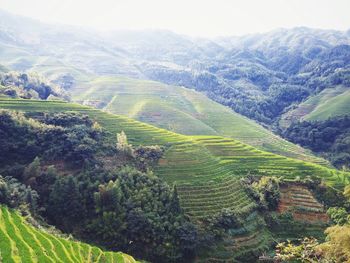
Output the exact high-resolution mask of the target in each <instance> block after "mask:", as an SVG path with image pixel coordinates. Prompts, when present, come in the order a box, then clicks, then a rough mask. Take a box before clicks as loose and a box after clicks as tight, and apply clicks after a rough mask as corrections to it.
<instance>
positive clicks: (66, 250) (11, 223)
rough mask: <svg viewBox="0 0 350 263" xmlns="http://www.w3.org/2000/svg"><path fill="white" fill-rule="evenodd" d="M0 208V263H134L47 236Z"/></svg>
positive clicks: (7, 210) (124, 256)
mask: <svg viewBox="0 0 350 263" xmlns="http://www.w3.org/2000/svg"><path fill="white" fill-rule="evenodd" d="M0 208H1V209H0V255H1V257H0V258H1V259H2V262H6V263H12V262H13V263H17V262H23V263H27V262H28V263H31V262H33V263H34V262H39V263H41V262H53V263H56V262H61V263H68V262H71V263H93V262H100V263H103V262H105V263H107V262H108V263H109V262H111V263H124V262H130V263H133V262H136V261H135V260H134V259H133V258H132V257H131V256H128V255H126V254H123V253H120V252H118V253H115V252H104V251H102V250H101V249H99V248H97V247H94V246H90V245H87V244H84V243H81V242H77V241H73V240H68V239H65V238H62V237H56V236H55V235H53V234H48V233H47V232H45V231H42V230H38V229H36V228H34V227H32V226H30V225H28V224H27V223H26V222H24V219H23V218H22V217H21V216H19V215H18V214H17V213H16V212H13V211H11V210H9V209H7V208H5V207H4V206H1V207H0Z"/></svg>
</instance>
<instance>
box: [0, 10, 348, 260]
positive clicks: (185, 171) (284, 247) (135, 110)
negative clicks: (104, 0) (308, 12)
mask: <svg viewBox="0 0 350 263" xmlns="http://www.w3.org/2000/svg"><path fill="white" fill-rule="evenodd" d="M79 11H81V12H83V10H79ZM115 15H116V14H115ZM138 15H139V14H138ZM349 105H350V30H332V29H316V28H309V27H304V26H297V27H288V28H278V29H274V30H271V31H268V32H264V33H254V34H244V35H240V36H230V35H227V36H216V37H196V36H187V35H183V34H180V33H175V32H172V31H170V30H167V29H164V30H163V29H145V30H143V29H142V30H141V29H135V30H131V29H130V30H129V29H128V30H122V29H120V30H98V29H96V28H89V27H85V26H79V25H69V24H67V25H65V24H55V23H46V22H43V21H40V20H36V19H32V18H29V17H25V16H21V15H17V14H12V13H10V12H7V11H5V10H1V9H0V262H14V263H17V262H18V263H20V262H23V263H24V262H36V263H41V262H62V263H63V262H64V263H65V262H84V263H85V262H89V263H90V262H91V263H93V262H100V263H102V262H105V263H107V262H108V263H110V262H112V263H113V262H114V263H119V262H120V263H133V262H145V263H146V262H150V263H151V262H152V263H168V262H172V263H175V262H176V263H177V262H179V263H185V262H186V263H189V262H194V263H231V262H242V263H253V262H259V261H260V260H262V261H264V260H267V261H268V262H300V263H304V262H321V263H343V262H350V251H349V247H350V243H349V240H350V239H349V235H350V106H349Z"/></svg>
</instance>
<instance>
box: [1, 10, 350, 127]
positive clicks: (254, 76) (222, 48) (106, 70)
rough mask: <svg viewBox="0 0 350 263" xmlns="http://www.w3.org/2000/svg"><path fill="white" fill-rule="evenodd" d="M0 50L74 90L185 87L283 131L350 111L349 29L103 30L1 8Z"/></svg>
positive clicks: (4, 59)
mask: <svg viewBox="0 0 350 263" xmlns="http://www.w3.org/2000/svg"><path fill="white" fill-rule="evenodd" d="M0 59H1V60H0V64H3V65H4V66H6V67H8V68H9V69H12V70H17V71H35V72H39V73H41V74H42V75H44V76H45V77H46V78H48V79H49V81H51V82H52V83H53V84H57V85H59V86H61V87H63V88H65V89H67V90H69V89H71V90H74V88H81V87H83V86H86V84H87V83H89V82H91V81H93V80H94V79H97V78H99V77H101V76H103V77H129V78H135V79H148V80H155V81H159V82H163V83H166V84H171V85H177V86H184V87H186V88H190V89H195V90H197V91H200V92H203V93H204V94H206V95H207V96H208V97H209V98H211V99H213V100H215V101H216V102H219V103H221V104H223V105H225V106H229V107H230V108H232V109H233V110H234V111H236V112H237V113H240V114H242V115H245V116H247V117H249V118H251V119H254V120H256V121H258V122H260V123H261V124H263V125H265V126H266V127H269V128H270V129H273V130H275V131H277V132H278V131H280V130H281V129H282V130H283V129H286V128H287V127H288V126H289V125H290V124H291V123H293V122H295V121H298V120H300V119H305V120H306V119H314V120H318V119H324V118H329V117H334V116H342V115H347V114H349V112H348V107H347V106H346V105H350V96H349V95H348V94H349V87H350V30H348V31H336V30H321V29H311V28H306V27H297V28H292V29H277V30H274V31H271V32H267V33H264V34H251V35H245V36H238V37H237V36H235V37H234V36H233V37H220V38H213V39H204V38H192V37H189V36H184V35H179V34H176V33H173V32H170V31H166V30H153V31H152V30H149V31H110V32H97V31H93V30H91V29H87V28H79V27H74V26H63V25H50V24H44V23H41V22H39V21H36V20H33V19H30V18H25V17H20V16H16V15H13V14H10V13H8V12H5V11H0ZM325 94H326V97H324V95H325ZM332 96H336V97H337V98H334V99H332V98H333V97H332ZM340 98H341V100H340V102H339V103H338V101H339V99H340ZM310 101H311V102H310ZM321 102H322V103H321ZM321 104H322V105H321ZM308 105H311V106H308ZM310 114H311V115H310ZM309 115H310V117H309Z"/></svg>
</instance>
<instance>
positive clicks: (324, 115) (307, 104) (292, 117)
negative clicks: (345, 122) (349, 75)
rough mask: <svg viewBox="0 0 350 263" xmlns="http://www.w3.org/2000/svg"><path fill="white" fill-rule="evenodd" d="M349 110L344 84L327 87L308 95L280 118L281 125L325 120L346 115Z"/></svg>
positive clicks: (348, 93)
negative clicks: (308, 96)
mask: <svg viewBox="0 0 350 263" xmlns="http://www.w3.org/2000/svg"><path fill="white" fill-rule="evenodd" d="M349 112H350V90H349V88H347V87H344V86H337V87H335V88H328V89H325V90H323V91H322V92H320V93H319V94H317V95H315V96H312V97H310V98H309V99H307V100H306V101H304V102H303V103H301V104H300V105H298V107H297V108H296V109H293V110H291V111H289V112H287V113H286V114H284V115H283V116H282V118H281V121H280V124H281V126H282V127H288V126H289V125H290V123H291V122H292V121H298V120H306V121H312V120H326V119H328V118H330V117H335V116H342V115H347V114H349Z"/></svg>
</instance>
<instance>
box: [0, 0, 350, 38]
mask: <svg viewBox="0 0 350 263" xmlns="http://www.w3.org/2000/svg"><path fill="white" fill-rule="evenodd" d="M0 8H1V9H4V10H8V11H10V12H12V13H16V14H22V15H26V16H30V17H33V18H37V19H40V20H42V21H47V22H55V23H56V22H59V23H62V24H72V25H82V26H89V27H94V28H97V29H103V30H109V29H169V30H172V31H175V32H178V33H183V34H187V35H193V36H209V37H211V36H218V35H242V34H247V33H256V32H264V31H269V30H272V29H275V28H278V27H287V28H289V27H294V26H308V27H315V28H326V29H339V30H347V29H349V28H350V0H172V1H170V0H0Z"/></svg>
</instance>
